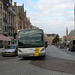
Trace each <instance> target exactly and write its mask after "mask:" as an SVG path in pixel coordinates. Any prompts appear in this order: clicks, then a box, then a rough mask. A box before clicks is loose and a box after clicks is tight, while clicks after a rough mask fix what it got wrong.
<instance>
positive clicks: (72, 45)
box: [69, 40, 75, 51]
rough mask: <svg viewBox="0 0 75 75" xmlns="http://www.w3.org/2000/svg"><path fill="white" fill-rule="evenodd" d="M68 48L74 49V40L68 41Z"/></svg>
mask: <svg viewBox="0 0 75 75" xmlns="http://www.w3.org/2000/svg"><path fill="white" fill-rule="evenodd" d="M69 50H70V51H75V40H71V41H70V44H69Z"/></svg>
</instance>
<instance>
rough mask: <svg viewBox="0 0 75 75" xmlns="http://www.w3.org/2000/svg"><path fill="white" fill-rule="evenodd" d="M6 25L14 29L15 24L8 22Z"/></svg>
mask: <svg viewBox="0 0 75 75" xmlns="http://www.w3.org/2000/svg"><path fill="white" fill-rule="evenodd" d="M6 26H7V27H10V28H13V29H14V26H13V25H12V24H9V23H7V24H6Z"/></svg>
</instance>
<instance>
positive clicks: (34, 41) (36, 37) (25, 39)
mask: <svg viewBox="0 0 75 75" xmlns="http://www.w3.org/2000/svg"><path fill="white" fill-rule="evenodd" d="M18 46H19V48H30V47H42V46H44V42H43V34H28V35H21V36H19V38H18Z"/></svg>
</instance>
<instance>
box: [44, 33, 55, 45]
mask: <svg viewBox="0 0 75 75" xmlns="http://www.w3.org/2000/svg"><path fill="white" fill-rule="evenodd" d="M55 37H56V34H45V41H47V42H48V43H49V44H51V43H52V40H53V39H54V38H55Z"/></svg>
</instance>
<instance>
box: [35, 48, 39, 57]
mask: <svg viewBox="0 0 75 75" xmlns="http://www.w3.org/2000/svg"><path fill="white" fill-rule="evenodd" d="M34 56H39V48H35V55H34Z"/></svg>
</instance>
